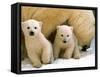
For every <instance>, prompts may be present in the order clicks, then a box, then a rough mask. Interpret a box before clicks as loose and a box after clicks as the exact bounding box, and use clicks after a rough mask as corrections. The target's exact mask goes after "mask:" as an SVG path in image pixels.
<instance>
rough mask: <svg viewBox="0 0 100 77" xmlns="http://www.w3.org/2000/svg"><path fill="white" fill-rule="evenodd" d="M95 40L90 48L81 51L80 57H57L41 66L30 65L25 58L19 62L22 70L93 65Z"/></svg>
mask: <svg viewBox="0 0 100 77" xmlns="http://www.w3.org/2000/svg"><path fill="white" fill-rule="evenodd" d="M94 44H95V42H94V40H93V41H92V42H91V48H89V49H87V51H86V52H81V58H80V59H73V58H71V59H57V60H55V61H54V62H53V63H52V64H47V65H42V67H41V68H34V67H32V65H31V63H30V61H29V60H28V59H25V60H24V61H22V63H21V68H22V70H41V69H57V68H74V67H88V66H95V45H94Z"/></svg>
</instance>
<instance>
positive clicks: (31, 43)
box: [26, 39, 42, 52]
mask: <svg viewBox="0 0 100 77" xmlns="http://www.w3.org/2000/svg"><path fill="white" fill-rule="evenodd" d="M26 46H27V48H28V49H29V50H32V51H36V52H38V51H41V50H42V45H41V42H40V41H39V40H35V39H34V40H28V41H26Z"/></svg>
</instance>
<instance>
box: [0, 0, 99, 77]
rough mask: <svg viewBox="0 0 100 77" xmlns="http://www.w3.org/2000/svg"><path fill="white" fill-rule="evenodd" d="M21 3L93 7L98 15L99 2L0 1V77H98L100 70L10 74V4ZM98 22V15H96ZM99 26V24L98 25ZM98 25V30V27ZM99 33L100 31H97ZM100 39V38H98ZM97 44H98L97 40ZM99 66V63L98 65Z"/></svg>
mask: <svg viewBox="0 0 100 77" xmlns="http://www.w3.org/2000/svg"><path fill="white" fill-rule="evenodd" d="M18 1H23V2H32V3H47V4H61V5H74V6H75V5H77V6H94V7H98V9H99V13H100V7H99V5H100V0H16V1H15V0H1V1H0V77H26V76H27V77H73V76H75V77H98V75H99V74H100V69H98V70H87V71H70V72H58V73H55V72H54V73H41V74H27V75H26V74H25V75H16V74H13V73H11V72H10V56H11V55H10V54H11V7H10V5H11V4H12V3H15V2H18ZM98 21H100V14H99V15H98ZM99 24H100V23H99ZM99 24H98V29H100V26H99ZM98 33H100V30H98ZM98 39H100V36H99V37H98ZM98 42H100V41H99V40H98ZM99 50H100V48H98V54H99V55H98V58H100V52H99ZM98 65H100V62H99V63H98ZM99 67H100V66H99Z"/></svg>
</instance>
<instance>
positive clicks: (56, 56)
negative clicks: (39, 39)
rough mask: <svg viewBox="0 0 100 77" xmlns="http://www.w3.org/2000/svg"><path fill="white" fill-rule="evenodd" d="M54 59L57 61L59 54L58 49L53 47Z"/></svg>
mask: <svg viewBox="0 0 100 77" xmlns="http://www.w3.org/2000/svg"><path fill="white" fill-rule="evenodd" d="M53 52H54V59H57V58H58V57H59V54H60V48H59V47H57V46H54V51H53Z"/></svg>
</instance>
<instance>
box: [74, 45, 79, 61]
mask: <svg viewBox="0 0 100 77" xmlns="http://www.w3.org/2000/svg"><path fill="white" fill-rule="evenodd" d="M73 58H75V59H79V58H80V50H79V48H78V46H75V49H74V52H73Z"/></svg>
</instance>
